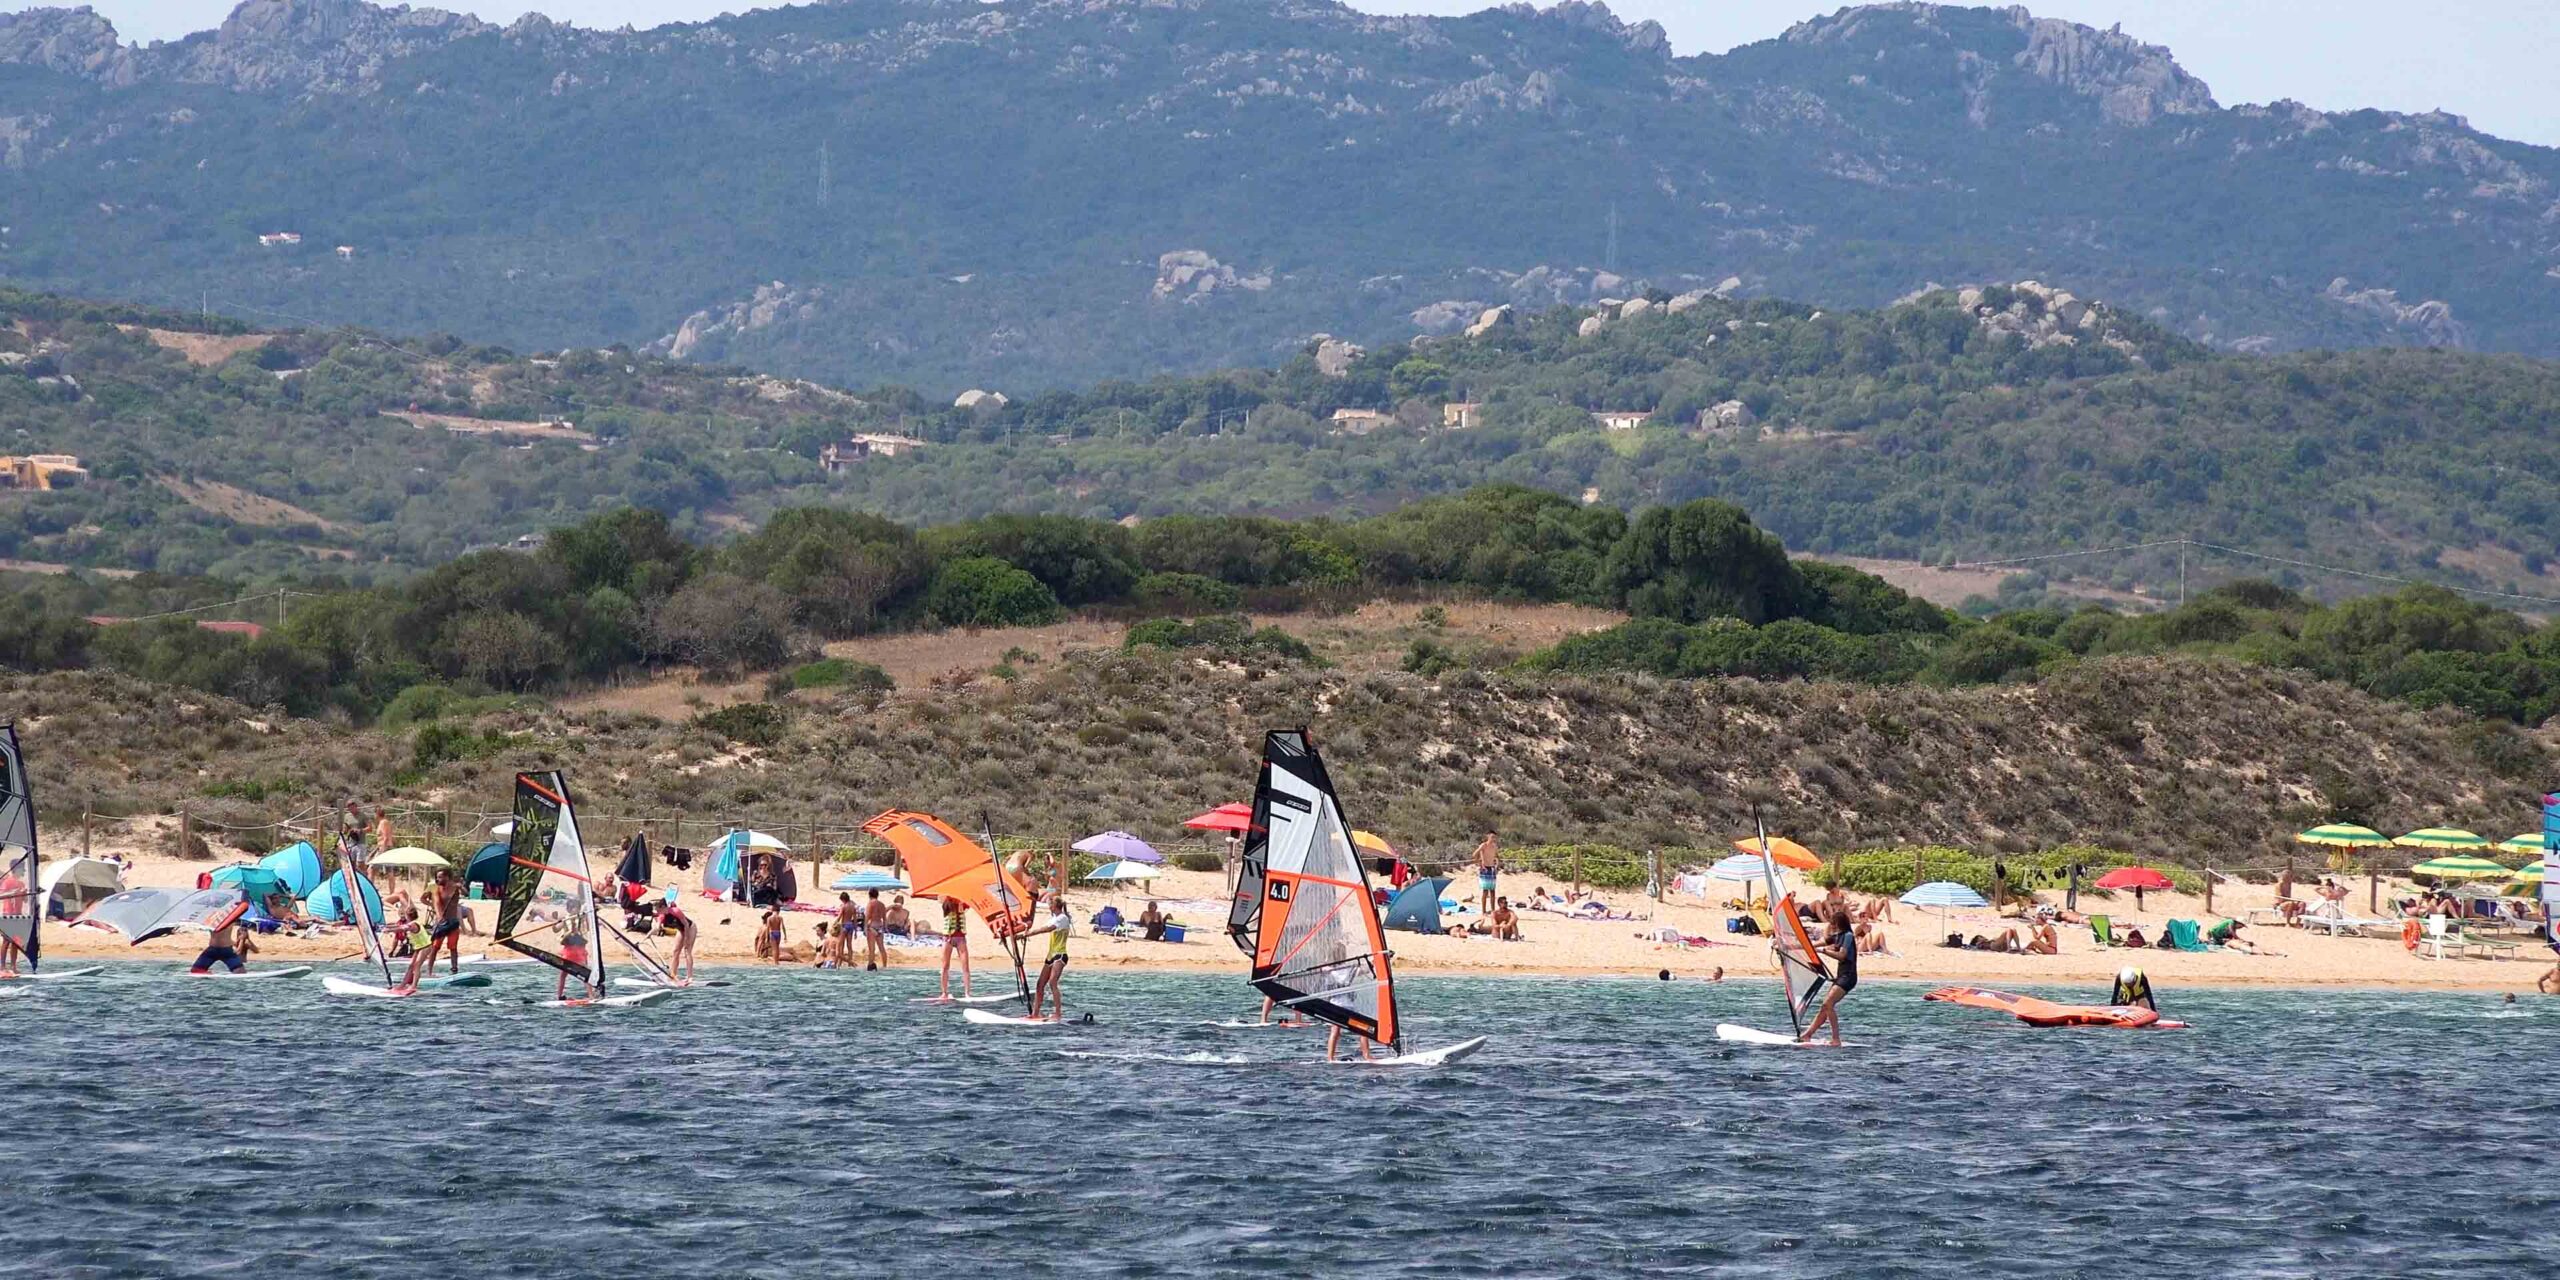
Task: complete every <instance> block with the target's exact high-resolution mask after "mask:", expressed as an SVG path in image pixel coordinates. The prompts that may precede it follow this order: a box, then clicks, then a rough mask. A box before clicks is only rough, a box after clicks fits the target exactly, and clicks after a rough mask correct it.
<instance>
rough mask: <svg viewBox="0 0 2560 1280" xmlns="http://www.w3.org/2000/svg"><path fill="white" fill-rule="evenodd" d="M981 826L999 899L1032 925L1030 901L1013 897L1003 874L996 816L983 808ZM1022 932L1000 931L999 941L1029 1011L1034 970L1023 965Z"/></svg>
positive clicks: (1025, 923) (1008, 911) (1025, 925)
mask: <svg viewBox="0 0 2560 1280" xmlns="http://www.w3.org/2000/svg"><path fill="white" fill-rule="evenodd" d="M978 830H979V833H980V838H981V839H983V840H984V841H985V843H986V846H987V870H988V872H989V873H990V874H992V875H993V876H994V877H995V891H996V901H998V902H1000V903H1003V904H1004V909H1005V912H1006V914H1008V915H1010V916H1012V917H1014V918H1015V919H1017V920H1020V921H1021V922H1022V924H1023V928H1024V929H1027V928H1029V927H1030V922H1031V904H1029V903H1026V902H1016V901H1014V891H1013V886H1012V885H1011V883H1009V881H1008V880H1007V878H1006V876H1005V874H1004V861H1003V859H1001V858H999V857H998V856H997V855H996V824H995V820H994V819H993V818H990V817H988V816H987V814H986V812H985V811H984V810H980V811H979V813H978ZM1026 887H1027V886H1026ZM1022 933H1023V929H1016V930H1014V931H1012V932H1010V933H998V934H997V936H996V941H997V942H1000V943H1002V944H1003V945H1004V953H1005V954H1006V955H1009V956H1011V957H1013V989H1014V994H1015V995H1016V996H1017V997H1019V998H1020V999H1021V1001H1022V1011H1023V1012H1024V1013H1026V1014H1028V1013H1032V1012H1036V1011H1035V1010H1033V1009H1032V1007H1031V974H1030V972H1029V970H1028V969H1026V968H1025V967H1024V960H1023V958H1022Z"/></svg>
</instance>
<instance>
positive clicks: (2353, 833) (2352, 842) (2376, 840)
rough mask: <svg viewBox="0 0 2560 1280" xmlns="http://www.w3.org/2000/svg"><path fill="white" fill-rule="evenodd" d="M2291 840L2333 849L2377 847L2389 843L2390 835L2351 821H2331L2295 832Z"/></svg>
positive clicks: (2296, 842)
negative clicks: (2321, 825)
mask: <svg viewBox="0 0 2560 1280" xmlns="http://www.w3.org/2000/svg"><path fill="white" fill-rule="evenodd" d="M2293 842H2294V843H2295V844H2320V845H2327V846H2329V847H2331V848H2333V849H2377V848H2380V847H2382V846H2383V845H2387V844H2389V843H2391V837H2389V836H2386V835H2384V834H2382V833H2381V832H2379V831H2376V830H2374V829H2373V828H2371V827H2359V826H2357V825H2356V824H2354V823H2352V822H2332V823H2330V824H2329V825H2327V826H2325V827H2313V828H2312V829H2310V830H2309V831H2303V832H2297V833H2296V834H2295V835H2294V837H2293Z"/></svg>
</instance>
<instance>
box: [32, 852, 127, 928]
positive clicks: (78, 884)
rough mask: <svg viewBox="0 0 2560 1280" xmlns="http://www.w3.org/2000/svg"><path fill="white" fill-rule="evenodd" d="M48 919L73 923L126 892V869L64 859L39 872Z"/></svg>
mask: <svg viewBox="0 0 2560 1280" xmlns="http://www.w3.org/2000/svg"><path fill="white" fill-rule="evenodd" d="M36 887H37V888H38V889H40V890H42V891H43V892H44V913H45V917H46V918H47V919H51V920H69V919H71V918H73V917H75V916H78V915H79V914H80V913H81V912H83V911H86V910H88V909H89V908H91V907H93V906H96V905H97V904H98V903H100V902H102V901H104V900H106V899H108V898H111V897H114V896H115V895H117V894H119V893H122V892H123V891H124V868H123V867H120V866H117V865H116V864H115V863H112V862H109V861H107V860H106V859H104V858H64V859H62V860H61V861H59V862H48V863H46V864H44V865H43V866H42V867H40V868H38V869H37V870H36Z"/></svg>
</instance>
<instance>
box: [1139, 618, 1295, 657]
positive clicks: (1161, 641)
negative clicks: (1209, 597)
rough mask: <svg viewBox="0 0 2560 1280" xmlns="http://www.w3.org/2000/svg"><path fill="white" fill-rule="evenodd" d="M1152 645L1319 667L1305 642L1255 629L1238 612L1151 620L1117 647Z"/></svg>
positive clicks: (1268, 629) (1279, 632) (1273, 629)
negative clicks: (1196, 619) (1200, 617)
mask: <svg viewBox="0 0 2560 1280" xmlns="http://www.w3.org/2000/svg"><path fill="white" fill-rule="evenodd" d="M1142 645H1153V646H1155V647H1156V648H1159V649H1209V650H1213V651H1215V652H1217V653H1219V654H1221V655H1224V656H1226V657H1231V658H1257V657H1259V658H1281V659H1286V660H1289V661H1293V662H1303V663H1307V664H1309V665H1311V666H1321V665H1323V663H1321V662H1320V661H1319V660H1318V659H1317V658H1316V651H1315V650H1313V649H1310V648H1308V647H1307V643H1306V642H1305V641H1303V640H1300V639H1299V638H1297V637H1296V636H1293V635H1290V634H1289V633H1288V632H1286V631H1283V630H1281V629H1280V628H1278V627H1263V628H1260V629H1259V630H1257V629H1256V628H1255V627H1254V625H1253V622H1252V620H1251V619H1249V618H1246V617H1245V616H1244V615H1243V614H1240V613H1230V614H1223V615H1221V616H1218V617H1215V618H1202V619H1200V620H1199V621H1197V622H1185V621H1183V620H1182V619H1180V618H1153V619H1149V620H1148V621H1145V622H1141V623H1139V624H1137V625H1136V626H1133V627H1131V628H1129V631H1128V633H1127V634H1126V635H1124V636H1122V637H1121V640H1120V647H1121V648H1123V649H1135V648H1138V647H1140V646H1142Z"/></svg>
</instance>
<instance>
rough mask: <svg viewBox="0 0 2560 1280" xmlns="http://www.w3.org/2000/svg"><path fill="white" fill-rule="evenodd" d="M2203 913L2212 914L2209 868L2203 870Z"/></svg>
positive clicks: (2211, 872) (2210, 871)
mask: <svg viewBox="0 0 2560 1280" xmlns="http://www.w3.org/2000/svg"><path fill="white" fill-rule="evenodd" d="M2204 913H2205V914H2206V915H2212V914H2213V868H2212V867H2211V866H2207V867H2206V868H2205V869H2204Z"/></svg>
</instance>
